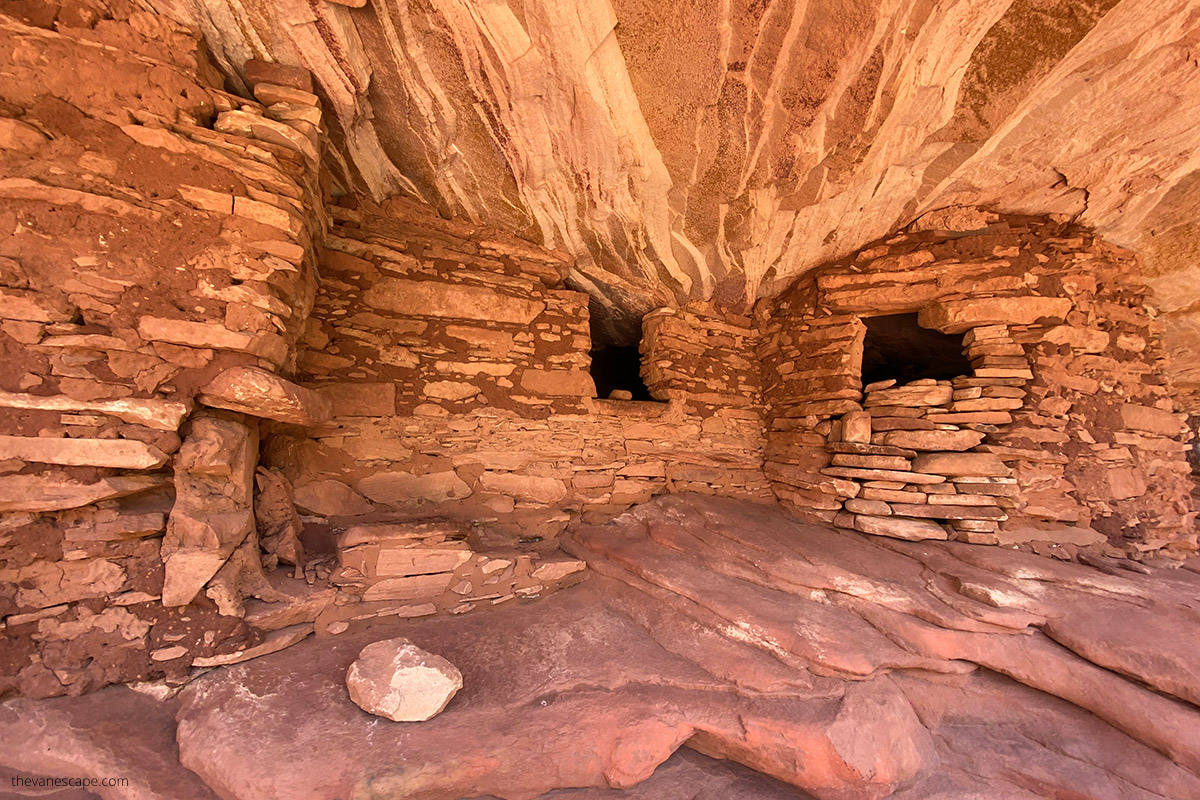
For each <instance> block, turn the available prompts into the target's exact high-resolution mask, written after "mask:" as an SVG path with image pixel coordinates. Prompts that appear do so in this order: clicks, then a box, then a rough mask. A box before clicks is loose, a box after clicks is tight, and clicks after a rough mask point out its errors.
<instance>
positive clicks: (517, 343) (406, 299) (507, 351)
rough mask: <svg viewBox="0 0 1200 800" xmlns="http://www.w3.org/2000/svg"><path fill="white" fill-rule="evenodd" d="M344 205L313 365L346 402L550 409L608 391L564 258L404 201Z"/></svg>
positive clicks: (329, 259)
mask: <svg viewBox="0 0 1200 800" xmlns="http://www.w3.org/2000/svg"><path fill="white" fill-rule="evenodd" d="M389 211H390V213H388V212H389ZM333 213H334V217H335V220H336V221H337V222H338V223H339V224H337V225H336V226H335V227H334V229H333V231H332V234H331V235H330V236H329V237H328V238H327V239H326V242H325V247H326V250H325V253H324V255H323V257H322V274H323V276H324V281H323V283H322V287H321V290H320V292H319V293H318V295H317V298H316V306H315V310H314V313H313V317H312V318H311V320H310V321H309V325H308V328H307V330H306V333H305V338H304V341H305V344H306V345H307V347H306V348H305V349H304V351H303V352H302V353H301V355H300V366H301V368H302V369H303V370H304V372H305V373H307V376H308V379H309V380H310V381H311V385H312V387H313V388H315V389H317V390H318V391H320V392H321V393H322V394H324V395H325V396H327V397H328V398H330V399H331V401H332V402H333V403H334V405H335V407H336V408H335V410H336V411H338V412H339V413H344V412H345V411H346V410H347V409H348V408H349V409H353V407H354V404H355V403H358V402H359V398H365V397H370V398H371V401H372V402H373V403H374V405H373V410H377V411H382V412H385V413H387V414H403V415H411V414H416V415H427V414H445V413H448V412H449V413H461V412H466V411H470V410H472V409H475V408H481V407H485V408H489V409H505V410H511V411H515V412H517V413H519V414H521V415H522V416H529V417H546V416H548V415H550V414H551V413H559V414H562V413H578V412H580V411H582V410H583V404H582V401H583V398H588V397H593V396H594V395H595V386H594V385H593V383H592V379H591V376H590V375H589V374H588V371H587V370H588V365H589V360H588V354H587V351H588V348H587V342H588V341H589V339H588V315H587V297H586V295H583V294H580V293H578V292H572V291H567V290H565V289H564V288H563V287H562V280H563V277H564V276H565V274H566V271H567V268H568V266H569V262H568V260H567V259H566V258H565V257H564V256H562V255H561V254H557V253H553V252H550V251H548V250H541V249H540V248H535V247H533V246H532V245H529V244H528V243H525V242H520V241H519V240H516V239H515V238H514V237H512V236H507V235H503V234H500V233H499V232H497V231H493V230H488V229H485V228H479V227H476V226H473V225H470V224H467V223H462V222H458V221H447V220H443V219H441V218H440V217H438V216H437V214H436V213H435V212H434V210H433V209H431V208H429V207H425V206H417V205H413V204H408V203H403V202H400V201H391V202H390V203H389V204H388V206H387V208H386V210H385V209H382V208H375V209H366V208H364V209H363V210H354V209H348V208H338V207H335V208H334V209H333Z"/></svg>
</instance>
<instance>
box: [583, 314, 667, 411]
mask: <svg viewBox="0 0 1200 800" xmlns="http://www.w3.org/2000/svg"><path fill="white" fill-rule="evenodd" d="M591 318H592V320H593V324H592V326H591V331H592V352H591V356H592V366H591V374H592V380H593V381H595V383H596V397H600V398H607V397H609V396H610V395H611V394H612V393H613V392H614V391H623V392H629V394H630V395H632V397H624V396H621V395H618V397H619V398H620V399H625V400H653V399H654V398H652V397H651V396H650V390H649V389H647V388H646V384H645V382H644V381H643V380H642V354H641V352H640V350H639V347H638V345H628V344H618V343H617V342H615V341H613V340H612V338H611V337H610V335H608V334H606V330H607V329H606V328H605V327H603V326H600V325H596V324H595V320H596V319H597V315H596V314H593V315H592V317H591Z"/></svg>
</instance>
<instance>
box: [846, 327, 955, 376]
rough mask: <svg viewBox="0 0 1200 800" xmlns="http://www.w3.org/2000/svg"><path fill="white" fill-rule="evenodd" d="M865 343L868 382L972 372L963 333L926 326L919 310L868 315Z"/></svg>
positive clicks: (865, 368)
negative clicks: (956, 333)
mask: <svg viewBox="0 0 1200 800" xmlns="http://www.w3.org/2000/svg"><path fill="white" fill-rule="evenodd" d="M863 322H865V323H866V325H867V338H866V342H865V343H864V345H863V364H862V380H863V385H864V386H865V385H866V384H868V383H875V382H876V381H886V380H891V379H893V378H894V379H895V380H896V382H897V383H908V382H909V381H915V380H920V379H922V378H934V379H936V380H949V379H951V378H957V377H958V376H959V375H970V374H971V362H970V361H968V360H967V356H966V354H965V353H964V352H963V343H962V339H963V337H962V336H952V335H950V334H947V333H941V332H940V331H934V330H930V329H929V328H922V327H921V326H920V325H918V324H917V315H916V314H890V315H888V316H883V317H867V318H866V319H864V320H863Z"/></svg>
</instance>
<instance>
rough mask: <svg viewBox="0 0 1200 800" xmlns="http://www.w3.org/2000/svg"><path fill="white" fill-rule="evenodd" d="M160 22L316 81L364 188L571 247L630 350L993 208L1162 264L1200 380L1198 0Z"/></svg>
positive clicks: (298, 0)
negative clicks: (885, 241) (666, 314)
mask: <svg viewBox="0 0 1200 800" xmlns="http://www.w3.org/2000/svg"><path fill="white" fill-rule="evenodd" d="M151 5H152V6H154V7H157V8H160V9H161V10H163V11H165V12H166V13H169V14H172V15H174V16H176V17H177V18H179V19H182V20H185V21H187V22H189V23H191V24H196V25H198V26H199V27H200V28H201V29H202V30H203V32H204V34H205V37H206V39H207V41H208V43H209V45H210V46H211V47H212V49H213V51H214V53H215V55H216V58H217V60H218V62H219V63H220V64H221V66H222V68H223V69H224V70H225V71H226V72H227V73H229V74H231V75H233V76H234V80H235V81H237V80H239V79H240V78H239V75H240V74H241V73H242V71H243V63H244V62H245V61H246V60H247V59H248V58H251V57H255V56H261V54H262V52H263V50H264V48H265V49H266V50H267V51H269V52H270V54H271V56H272V57H273V58H274V59H276V60H279V61H282V62H284V63H289V64H296V65H302V66H304V67H307V68H309V69H311V70H312V71H313V75H314V78H315V83H316V84H317V85H318V87H319V91H320V92H321V94H322V95H323V96H324V97H325V98H326V99H327V103H328V110H329V112H330V116H331V117H332V119H333V126H332V127H333V128H334V140H335V141H334V144H335V147H336V149H337V151H338V158H337V159H336V164H335V167H336V169H337V170H338V171H339V172H340V173H342V174H343V176H344V177H343V180H345V182H346V183H347V184H352V185H355V186H356V187H358V188H360V189H365V190H368V191H369V192H371V193H373V194H374V195H375V196H376V197H377V198H378V197H383V196H386V195H388V194H394V193H405V194H409V195H414V196H420V197H423V198H425V199H427V200H429V201H432V202H435V203H437V204H439V205H441V206H442V207H443V208H445V209H446V210H448V211H453V212H457V213H459V214H461V215H463V216H466V217H469V218H473V219H475V220H477V221H480V220H488V221H490V222H491V224H495V225H498V226H499V227H503V228H505V229H507V230H511V231H517V232H521V233H522V234H523V235H525V236H527V237H529V238H532V239H538V240H541V241H544V242H545V243H547V244H549V245H550V246H552V247H561V248H563V249H566V250H569V251H571V252H572V254H573V255H575V256H576V257H577V258H578V260H579V265H578V267H577V269H576V270H575V273H574V278H575V280H576V281H577V282H578V284H579V285H581V286H583V287H585V288H587V289H588V290H589V291H591V293H592V294H594V295H595V296H596V297H597V299H598V300H599V301H600V302H599V304H598V308H599V309H601V310H605V309H607V310H608V311H609V312H610V315H611V317H612V318H613V320H612V321H613V322H614V324H616V326H617V327H624V328H625V329H626V331H627V332H630V333H632V330H631V326H630V325H629V323H630V322H631V321H633V320H636V319H637V318H638V317H639V316H640V314H641V313H644V312H645V311H648V310H650V309H652V308H654V307H657V306H660V305H664V304H666V303H665V302H664V301H666V300H669V299H674V300H681V299H684V298H692V299H695V298H709V297H723V298H726V299H731V300H735V301H736V300H741V299H745V298H747V297H749V298H753V297H755V296H756V294H758V293H760V292H761V291H770V290H771V287H772V286H774V287H782V286H783V285H785V284H786V283H788V282H790V281H791V280H792V279H794V278H795V277H796V276H797V275H798V274H800V273H802V272H804V271H805V270H807V269H810V268H812V267H814V266H816V265H818V264H820V263H822V262H824V261H827V260H829V259H831V258H836V257H839V256H841V255H844V254H846V253H849V252H852V251H853V250H855V249H857V248H859V247H861V246H862V245H863V244H865V243H867V242H869V241H871V240H873V239H876V238H878V237H881V236H883V235H885V234H887V233H888V232H890V231H891V230H893V229H895V228H897V227H900V226H903V225H905V224H907V223H908V222H911V221H912V220H913V219H916V218H918V217H919V216H920V215H921V214H922V213H925V212H930V211H937V210H939V209H943V208H945V207H948V206H953V205H956V204H957V205H962V204H983V205H987V206H992V207H995V208H996V209H998V210H1007V211H1021V212H1036V213H1042V212H1059V213H1064V214H1071V215H1076V214H1077V215H1080V217H1081V219H1082V221H1084V222H1086V223H1088V224H1091V225H1094V226H1096V228H1097V229H1098V230H1099V231H1100V232H1101V233H1102V234H1104V235H1106V236H1108V237H1110V238H1112V239H1113V240H1114V241H1117V242H1118V243H1120V244H1123V245H1126V246H1130V247H1132V248H1133V249H1135V250H1139V251H1141V252H1143V253H1144V254H1145V255H1146V256H1147V259H1148V263H1149V272H1150V274H1151V275H1152V276H1153V277H1152V280H1153V281H1154V283H1155V288H1156V290H1157V291H1158V292H1159V294H1160V297H1161V302H1162V304H1163V307H1164V308H1165V309H1166V310H1167V311H1168V312H1169V314H1170V320H1171V327H1172V331H1173V334H1174V348H1173V351H1174V354H1176V355H1177V356H1179V357H1181V358H1186V360H1187V364H1186V367H1185V368H1184V369H1185V371H1186V377H1187V383H1188V384H1189V385H1191V384H1194V383H1195V381H1196V373H1197V371H1198V365H1197V362H1196V361H1195V357H1194V356H1193V355H1192V354H1191V353H1189V352H1188V346H1187V344H1186V343H1187V342H1194V341H1195V337H1196V333H1195V330H1196V326H1195V314H1196V312H1195V310H1194V308H1193V300H1194V295H1193V292H1192V291H1191V286H1193V285H1194V282H1193V277H1194V273H1195V269H1196V268H1195V267H1194V266H1193V264H1194V258H1192V257H1191V255H1189V254H1194V248H1192V247H1191V246H1189V244H1188V241H1189V240H1190V237H1194V236H1195V233H1196V228H1195V223H1194V222H1192V221H1191V220H1193V219H1194V218H1195V210H1196V208H1197V204H1198V203H1200V192H1198V191H1197V188H1196V187H1197V179H1196V174H1197V172H1196V161H1195V156H1194V152H1195V150H1196V147H1197V144H1198V143H1200V140H1198V138H1197V137H1200V133H1197V132H1196V130H1195V126H1190V125H1187V124H1186V123H1185V121H1186V120H1190V119H1194V118H1195V117H1196V116H1197V114H1198V113H1200V75H1197V73H1196V70H1195V69H1194V67H1193V65H1192V63H1191V60H1190V57H1189V55H1188V54H1189V52H1190V48H1191V46H1192V45H1191V44H1190V43H1191V42H1192V41H1193V40H1194V37H1195V36H1196V33H1197V30H1198V26H1200V19H1197V17H1196V14H1195V6H1194V3H1192V2H1190V1H1189V0H1166V1H1164V0H1073V1H1072V2H1055V3H1050V2H1035V1H1033V0H955V2H948V3H938V4H933V5H931V4H929V3H925V2H918V0H902V2H898V3H880V2H870V3H858V4H852V3H847V2H844V0H817V1H816V2H808V3H795V2H781V3H751V2H730V3H717V2H713V1H712V0H709V1H708V2H696V3H691V4H688V5H686V6H678V5H677V4H671V3H659V2H654V1H653V0H585V1H584V2H578V3H570V4H566V5H564V4H562V3H558V2H555V0H533V2H523V3H515V2H513V3H490V4H487V5H486V7H482V8H480V7H476V6H474V5H471V4H467V5H463V4H459V3H452V2H443V1H441V0H438V1H435V2H431V3H413V2H408V0H372V2H370V3H366V4H359V3H352V5H363V7H362V8H355V9H349V8H346V7H345V6H344V5H343V4H341V3H330V2H318V1H314V2H306V0H247V1H246V2H243V3H241V4H239V8H243V9H245V10H244V11H242V12H238V13H236V14H235V13H234V12H232V11H230V9H229V7H228V6H227V4H226V3H225V2H222V1H221V0H171V1H170V2H165V1H164V0H157V1H156V2H153V3H151ZM247 77H248V78H252V77H253V76H247ZM947 216H949V217H953V216H954V215H953V214H949V215H947V214H945V213H943V217H947ZM951 221H952V222H953V224H958V225H971V224H972V223H973V222H975V221H974V220H972V219H970V218H963V216H962V215H961V214H960V215H958V217H955V218H954V219H953V220H951ZM943 224H946V223H945V221H944V220H943Z"/></svg>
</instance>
